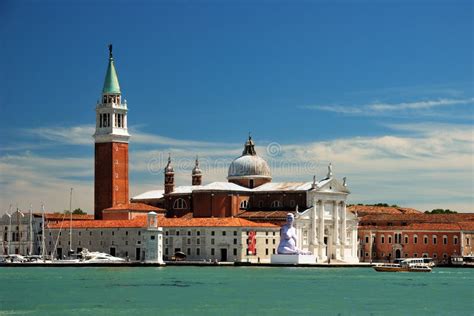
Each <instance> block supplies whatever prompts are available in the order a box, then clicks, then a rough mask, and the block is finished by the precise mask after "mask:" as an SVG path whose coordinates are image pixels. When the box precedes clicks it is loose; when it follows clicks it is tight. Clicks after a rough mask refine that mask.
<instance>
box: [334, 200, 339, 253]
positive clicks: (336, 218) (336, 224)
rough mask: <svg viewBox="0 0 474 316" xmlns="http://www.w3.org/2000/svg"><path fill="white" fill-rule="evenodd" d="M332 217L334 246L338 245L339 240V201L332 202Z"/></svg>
mask: <svg viewBox="0 0 474 316" xmlns="http://www.w3.org/2000/svg"><path fill="white" fill-rule="evenodd" d="M333 212H334V215H333V219H334V227H333V228H334V244H335V245H336V246H339V245H340V242H339V203H337V201H334V202H333Z"/></svg>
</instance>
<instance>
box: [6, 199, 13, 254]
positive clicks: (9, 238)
mask: <svg viewBox="0 0 474 316" xmlns="http://www.w3.org/2000/svg"><path fill="white" fill-rule="evenodd" d="M12 215H13V214H12V205H11V204H10V208H9V209H8V213H7V216H8V218H9V220H10V221H9V224H8V234H9V235H10V236H9V237H8V246H7V247H8V251H7V252H8V253H7V255H10V252H11V251H10V250H11V249H10V248H11V247H10V245H11V240H12V238H13V232H12Z"/></svg>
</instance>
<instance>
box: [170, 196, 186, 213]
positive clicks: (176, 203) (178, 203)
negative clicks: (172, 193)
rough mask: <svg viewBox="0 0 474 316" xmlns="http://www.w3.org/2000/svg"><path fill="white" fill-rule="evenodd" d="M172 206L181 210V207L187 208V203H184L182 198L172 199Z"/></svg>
mask: <svg viewBox="0 0 474 316" xmlns="http://www.w3.org/2000/svg"><path fill="white" fill-rule="evenodd" d="M173 208H174V209H176V210H182V209H185V208H188V204H187V203H186V201H185V200H184V199H182V198H179V199H177V200H176V201H174V203H173Z"/></svg>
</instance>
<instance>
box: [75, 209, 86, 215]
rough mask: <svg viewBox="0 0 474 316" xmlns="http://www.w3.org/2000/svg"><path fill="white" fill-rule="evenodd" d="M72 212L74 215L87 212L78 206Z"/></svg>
mask: <svg viewBox="0 0 474 316" xmlns="http://www.w3.org/2000/svg"><path fill="white" fill-rule="evenodd" d="M72 214H74V215H86V214H87V213H86V212H84V211H83V210H81V209H80V208H76V209H75V210H74V211H72Z"/></svg>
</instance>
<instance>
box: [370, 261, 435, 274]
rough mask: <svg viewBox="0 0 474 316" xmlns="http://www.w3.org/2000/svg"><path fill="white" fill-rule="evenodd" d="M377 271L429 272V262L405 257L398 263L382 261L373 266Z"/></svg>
mask: <svg viewBox="0 0 474 316" xmlns="http://www.w3.org/2000/svg"><path fill="white" fill-rule="evenodd" d="M374 270H375V271H378V272H431V271H432V269H431V266H430V263H429V262H428V263H427V262H425V260H423V258H407V259H404V260H401V261H400V263H383V264H379V265H376V266H374Z"/></svg>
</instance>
